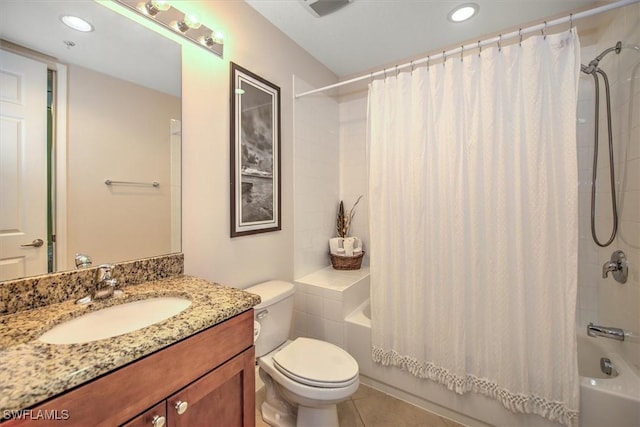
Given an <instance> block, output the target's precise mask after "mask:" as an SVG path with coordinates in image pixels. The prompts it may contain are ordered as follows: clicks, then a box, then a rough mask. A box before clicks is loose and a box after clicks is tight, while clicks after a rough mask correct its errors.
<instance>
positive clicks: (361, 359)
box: [346, 301, 640, 427]
mask: <svg viewBox="0 0 640 427" xmlns="http://www.w3.org/2000/svg"><path fill="white" fill-rule="evenodd" d="M346 329H347V342H348V351H349V353H351V354H352V355H353V356H354V357H355V358H356V360H357V361H358V364H359V365H360V373H361V375H363V376H364V378H363V382H364V383H367V382H369V383H370V384H372V385H374V386H378V388H381V389H383V391H386V392H388V393H391V394H394V391H397V392H399V393H400V395H399V396H398V397H400V398H404V399H405V400H408V401H411V402H412V403H414V404H416V405H418V406H422V407H424V408H426V409H430V410H434V411H436V412H440V413H441V414H442V415H445V416H449V417H450V418H452V419H455V420H456V421H459V422H462V423H465V424H467V425H486V424H490V425H497V426H508V425H519V426H543V425H548V426H558V425H559V424H555V423H550V422H547V421H546V420H544V419H543V418H541V417H537V416H534V415H519V414H518V415H517V414H513V413H511V412H509V411H508V410H506V409H504V408H503V407H502V406H501V405H500V404H498V403H497V402H494V401H492V400H490V399H488V398H486V397H484V396H481V395H478V394H475V393H467V394H465V395H457V394H455V393H451V392H450V391H448V390H447V389H446V388H445V387H443V386H440V385H439V384H436V383H434V382H432V381H424V380H420V379H417V378H415V377H413V376H412V375H411V374H408V373H407V372H404V371H400V370H398V369H397V368H389V367H383V366H381V365H378V364H375V363H373V361H371V309H370V305H369V301H366V302H364V303H363V304H362V305H360V307H358V308H357V309H356V310H354V311H353V312H352V313H351V314H350V315H349V316H348V317H347V319H346ZM607 341H608V340H607V339H606V338H593V337H588V336H586V335H578V353H579V355H578V357H579V359H580V361H579V367H578V369H579V371H580V427H626V426H629V427H632V426H633V427H638V426H640V378H639V377H638V375H637V372H635V371H634V370H633V369H632V368H631V367H630V366H629V365H628V364H627V363H626V362H625V361H624V360H623V359H622V358H621V357H620V355H619V354H618V353H616V352H615V351H613V348H614V347H613V346H612V345H610V344H609V343H608V342H607ZM601 357H608V358H609V359H610V360H611V362H612V364H613V367H614V371H615V372H617V374H618V375H617V376H615V377H608V376H606V375H605V374H603V373H602V372H601V371H600V358H601Z"/></svg>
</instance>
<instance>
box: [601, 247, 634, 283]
mask: <svg viewBox="0 0 640 427" xmlns="http://www.w3.org/2000/svg"><path fill="white" fill-rule="evenodd" d="M610 271H611V272H612V273H613V278H614V279H616V281H618V282H619V283H626V282H627V277H628V275H629V264H628V262H627V257H626V256H625V254H624V252H622V251H614V252H613V253H612V254H611V259H610V260H609V261H607V262H605V263H604V264H603V266H602V278H603V279H606V278H607V276H608V275H609V272H610Z"/></svg>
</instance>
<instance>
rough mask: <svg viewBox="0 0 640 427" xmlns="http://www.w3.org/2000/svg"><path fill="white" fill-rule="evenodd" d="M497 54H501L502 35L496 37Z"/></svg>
mask: <svg viewBox="0 0 640 427" xmlns="http://www.w3.org/2000/svg"><path fill="white" fill-rule="evenodd" d="M498 52H502V34H500V35H499V36H498Z"/></svg>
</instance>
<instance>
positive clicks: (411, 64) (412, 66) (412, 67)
mask: <svg viewBox="0 0 640 427" xmlns="http://www.w3.org/2000/svg"><path fill="white" fill-rule="evenodd" d="M409 65H410V66H411V73H413V70H414V65H413V61H411V62H409Z"/></svg>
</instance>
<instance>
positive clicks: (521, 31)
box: [295, 0, 640, 98]
mask: <svg viewBox="0 0 640 427" xmlns="http://www.w3.org/2000/svg"><path fill="white" fill-rule="evenodd" d="M633 3H640V0H620V1H617V2H614V3H609V4H605V5H603V6H599V7H595V8H593V9H589V10H585V11H583V12H578V13H572V14H569V15H568V16H565V17H563V18H558V19H554V20H552V21H548V22H547V21H544V22H543V23H541V24H537V25H532V26H531V27H527V28H521V29H519V30H518V31H512V32H510V33H507V34H501V35H499V36H497V37H492V38H490V39H485V40H482V41H480V40H478V42H476V43H473V44H468V45H464V46H460V47H457V48H455V49H451V50H448V51H446V52H441V53H438V54H435V55H430V56H427V57H426V58H421V59H416V60H415V61H411V62H407V63H406V64H402V65H394V66H393V67H390V68H384V69H382V70H380V71H376V72H373V73H369V74H365V75H363V76H360V77H354V78H353V79H350V80H345V81H343V82H339V83H335V84H332V85H329V86H324V87H321V88H319V89H314V90H310V91H307V92H302V93H299V94H296V96H295V97H296V98H302V97H303V96H307V95H312V94H314V93H318V92H324V91H325V90H329V89H334V88H337V87H341V86H346V85H348V84H351V83H355V82H359V81H362V80H366V79H373V78H375V77H378V76H382V75H385V74H386V73H388V72H396V71H399V70H401V69H403V68H407V67H415V66H416V65H421V64H425V63H426V62H428V61H435V60H438V59H440V58H442V57H448V56H451V55H456V54H458V53H461V52H464V51H465V50H470V49H478V48H481V47H483V46H486V45H489V44H493V43H498V42H503V41H505V40H509V39H512V38H515V37H520V36H524V35H526V34H530V33H534V32H537V31H544V30H546V29H547V28H549V27H553V26H556V25H561V24H566V23H567V22H571V23H572V22H573V20H576V19H581V18H586V17H589V16H593V15H597V14H599V13H603V12H607V11H609V10H612V9H617V8H619V7H624V6H628V5H630V4H633Z"/></svg>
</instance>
